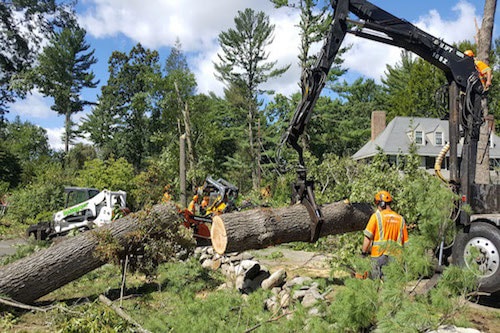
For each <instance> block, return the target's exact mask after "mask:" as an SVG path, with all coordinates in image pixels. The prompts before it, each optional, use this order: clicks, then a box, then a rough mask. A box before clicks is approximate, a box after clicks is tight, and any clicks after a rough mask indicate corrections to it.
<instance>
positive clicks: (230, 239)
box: [211, 202, 373, 254]
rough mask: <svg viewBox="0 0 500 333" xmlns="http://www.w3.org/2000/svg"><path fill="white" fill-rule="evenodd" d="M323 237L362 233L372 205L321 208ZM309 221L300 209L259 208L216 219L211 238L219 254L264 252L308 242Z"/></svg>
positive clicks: (299, 205) (309, 235)
mask: <svg viewBox="0 0 500 333" xmlns="http://www.w3.org/2000/svg"><path fill="white" fill-rule="evenodd" d="M321 211H322V213H323V217H324V224H323V227H322V228H321V233H320V236H327V235H335V234H343V233H347V232H352V231H359V230H363V229H364V228H365V226H366V223H367V222H368V220H369V218H370V215H371V214H372V212H373V209H372V207H371V206H370V205H369V204H350V203H344V202H337V203H333V204H328V205H325V206H323V207H322V208H321ZM309 221H310V218H309V213H308V212H307V209H306V208H305V207H304V206H303V205H301V204H297V205H293V206H290V207H284V208H277V209H270V208H260V209H253V210H250V211H245V212H236V213H229V214H223V215H219V216H215V217H214V218H213V223H212V230H211V238H212V246H213V248H214V250H215V251H216V252H217V253H221V254H222V253H225V252H236V251H245V250H250V249H262V248H266V247H269V246H273V245H278V244H281V243H289V242H296V241H309V239H310V237H311V228H310V224H309Z"/></svg>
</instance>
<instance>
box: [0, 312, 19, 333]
mask: <svg viewBox="0 0 500 333" xmlns="http://www.w3.org/2000/svg"><path fill="white" fill-rule="evenodd" d="M18 321H19V318H18V317H16V316H15V315H14V314H12V313H10V312H2V313H1V314H0V328H1V329H3V330H5V331H6V332H7V331H9V330H11V329H12V328H13V326H14V325H15V324H16V323H17V322H18Z"/></svg>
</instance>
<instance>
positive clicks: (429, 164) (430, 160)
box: [425, 156, 436, 169]
mask: <svg viewBox="0 0 500 333" xmlns="http://www.w3.org/2000/svg"><path fill="white" fill-rule="evenodd" d="M435 164H436V158H435V157H433V156H425V168H426V169H434V166H435Z"/></svg>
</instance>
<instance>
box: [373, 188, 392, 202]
mask: <svg viewBox="0 0 500 333" xmlns="http://www.w3.org/2000/svg"><path fill="white" fill-rule="evenodd" d="M374 201H375V204H376V205H378V204H379V203H380V202H381V201H383V202H385V203H390V202H392V197H391V194H390V193H389V192H387V191H379V192H377V194H375V200H374Z"/></svg>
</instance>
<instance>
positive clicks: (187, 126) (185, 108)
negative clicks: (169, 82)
mask: <svg viewBox="0 0 500 333" xmlns="http://www.w3.org/2000/svg"><path fill="white" fill-rule="evenodd" d="M174 87H175V91H176V93H177V99H178V102H179V106H180V107H181V111H182V117H183V120H184V121H183V122H184V131H185V133H186V143H187V147H188V160H189V170H194V148H193V141H192V137H191V117H190V115H189V105H188V103H187V102H184V101H183V100H182V98H181V94H180V92H179V87H178V86H177V82H174Z"/></svg>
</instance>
